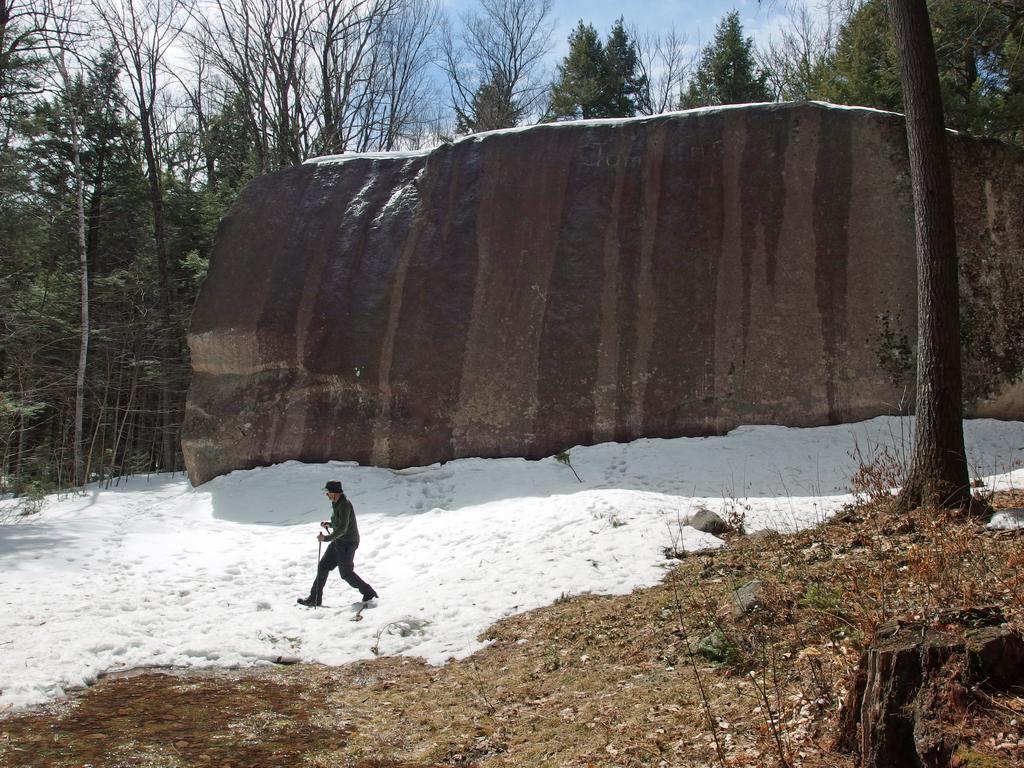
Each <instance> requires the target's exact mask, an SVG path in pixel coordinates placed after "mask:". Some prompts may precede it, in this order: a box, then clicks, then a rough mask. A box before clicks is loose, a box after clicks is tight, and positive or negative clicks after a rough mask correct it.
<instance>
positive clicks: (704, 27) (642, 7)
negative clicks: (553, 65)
mask: <svg viewBox="0 0 1024 768" xmlns="http://www.w3.org/2000/svg"><path fill="white" fill-rule="evenodd" d="M476 2H477V0H446V3H445V4H446V5H447V6H448V7H449V8H450V9H453V10H455V11H456V12H460V11H463V10H465V9H467V8H472V7H473V6H474V5H476ZM811 2H812V3H813V2H814V0H811ZM732 10H738V11H739V12H740V21H741V22H742V23H743V29H744V31H745V32H746V33H747V35H748V36H750V37H753V38H754V40H755V42H758V43H763V42H766V41H767V39H768V38H769V37H770V36H771V35H772V34H773V33H774V31H775V30H776V29H778V27H779V24H780V23H781V22H782V19H783V13H782V12H783V10H784V3H783V2H780V1H779V0H766V2H760V3H759V2H757V0H704V1H703V2H699V1H697V0H634V1H633V2H632V3H624V2H621V0H554V13H553V16H554V19H555V27H554V34H553V36H552V39H553V42H554V47H553V50H552V56H553V57H554V60H555V61H559V60H561V58H562V57H564V56H565V54H566V53H567V52H568V50H569V47H568V43H567V40H568V37H569V33H570V32H571V31H572V30H573V28H575V26H576V24H577V23H578V22H579V21H580V20H581V19H582V20H583V21H584V22H586V23H589V24H593V25H594V27H595V28H596V29H597V30H598V32H600V33H601V34H602V36H605V35H607V34H608V31H609V30H610V29H611V26H612V24H613V23H614V22H615V20H616V19H618V18H619V16H623V17H624V18H625V22H626V25H627V26H631V25H636V27H638V28H639V29H641V30H647V31H651V32H659V31H664V30H667V29H669V28H671V27H672V26H673V25H675V27H676V29H677V30H678V31H679V32H680V33H682V34H684V35H685V36H686V38H687V43H688V44H689V45H690V46H693V47H694V48H695V49H698V48H700V47H702V46H704V45H706V44H707V43H708V42H709V41H710V40H711V39H712V38H713V37H714V33H715V26H716V25H717V24H718V22H719V21H720V20H721V19H722V17H723V16H724V15H725V14H727V13H729V12H730V11H732Z"/></svg>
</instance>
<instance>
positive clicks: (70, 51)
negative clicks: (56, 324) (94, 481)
mask: <svg viewBox="0 0 1024 768" xmlns="http://www.w3.org/2000/svg"><path fill="white" fill-rule="evenodd" d="M43 13H44V14H45V19H46V22H47V25H46V26H47V28H46V31H45V33H44V34H43V36H42V40H43V43H44V45H45V46H46V48H47V52H48V54H49V57H50V61H51V62H52V64H53V69H54V71H55V73H56V77H57V82H56V88H55V90H56V92H57V95H58V99H59V104H60V106H61V109H62V111H63V113H64V119H65V121H66V123H67V127H68V132H69V133H70V139H71V165H72V178H73V183H74V198H75V234H76V246H77V251H78V286H79V346H78V368H77V371H76V374H75V411H74V436H73V438H72V439H73V440H74V445H73V450H72V452H73V462H74V470H73V471H74V477H73V478H72V484H73V485H81V484H83V483H84V482H86V481H87V479H88V478H86V477H85V476H84V473H83V467H84V462H83V460H82V447H83V445H82V443H83V438H82V424H83V420H84V413H85V372H86V367H87V364H88V360H89V250H88V247H87V244H86V231H87V226H86V218H85V179H84V175H83V173H82V108H81V104H80V103H79V101H80V99H79V97H80V90H78V89H76V88H75V74H76V72H77V71H80V70H81V67H80V55H81V52H82V50H83V48H84V41H85V39H86V37H87V34H88V30H87V29H86V27H85V25H84V24H83V23H82V22H81V19H82V18H83V14H82V9H81V7H80V6H79V4H78V2H77V0H67V2H64V3H60V4H58V1H57V0H47V1H46V2H45V4H44V9H43Z"/></svg>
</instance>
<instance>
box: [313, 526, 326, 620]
mask: <svg viewBox="0 0 1024 768" xmlns="http://www.w3.org/2000/svg"><path fill="white" fill-rule="evenodd" d="M323 548H324V543H323V542H322V541H320V537H319V536H317V539H316V578H317V579H318V580H319V578H320V551H321V550H322V549H323ZM313 599H314V600H316V595H313ZM323 599H324V598H323V593H321V595H320V600H321V601H323ZM313 607H314V608H319V607H320V603H316V602H314V603H313Z"/></svg>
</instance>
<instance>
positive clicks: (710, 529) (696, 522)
mask: <svg viewBox="0 0 1024 768" xmlns="http://www.w3.org/2000/svg"><path fill="white" fill-rule="evenodd" d="M688 525H689V526H690V527H691V528H696V529H697V530H698V531H703V532H704V533H710V534H711V535H713V536H721V535H722V534H723V533H729V531H731V530H732V527H731V526H730V525H729V524H728V523H727V522H725V520H723V519H722V518H721V517H720V516H719V515H717V514H715V513H714V512H712V511H711V510H710V509H707V508H706V507H701V508H700V509H698V510H697V514H695V515H694V516H693V517H691V518H690V522H689V523H688Z"/></svg>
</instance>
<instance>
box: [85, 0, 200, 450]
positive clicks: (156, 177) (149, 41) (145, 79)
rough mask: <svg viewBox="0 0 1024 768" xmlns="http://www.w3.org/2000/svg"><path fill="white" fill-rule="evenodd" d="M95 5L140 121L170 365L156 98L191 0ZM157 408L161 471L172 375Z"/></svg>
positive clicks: (169, 290)
mask: <svg viewBox="0 0 1024 768" xmlns="http://www.w3.org/2000/svg"><path fill="white" fill-rule="evenodd" d="M94 2H95V3H96V5H95V7H96V10H97V12H98V14H99V16H100V19H101V20H102V22H103V24H104V26H105V27H106V29H107V32H108V33H109V35H110V39H111V40H112V41H113V43H114V46H115V47H116V49H117V53H118V56H119V57H120V60H121V65H122V68H123V70H124V73H125V75H126V77H127V80H128V83H129V86H130V97H131V98H130V99H129V102H130V103H129V104H127V105H126V106H127V108H128V111H129V112H130V113H131V114H132V116H133V117H134V119H135V120H136V122H137V123H138V125H139V128H140V131H141V134H142V148H143V154H144V157H145V161H146V177H147V179H148V181H149V196H150V207H151V209H152V214H153V241H154V245H155V250H156V261H157V270H158V277H159V285H160V308H159V309H160V314H161V317H162V322H163V335H164V338H163V344H164V352H163V360H161V364H162V365H164V366H169V365H170V363H171V361H172V360H178V359H180V357H181V355H180V354H179V353H178V352H177V351H176V350H175V345H180V335H181V334H180V330H179V329H177V328H175V325H174V323H173V320H172V306H173V302H174V294H173V289H174V286H173V282H172V280H171V277H170V266H169V260H168V251H167V236H166V232H165V222H164V193H163V181H162V175H163V164H162V161H161V156H160V141H161V137H162V132H161V126H160V115H159V111H158V101H159V99H160V97H161V94H162V93H163V91H164V88H165V87H166V77H165V69H166V68H167V67H168V66H169V63H168V56H169V52H170V51H171V50H172V47H173V46H174V44H175V42H176V41H177V39H178V38H179V36H180V35H181V33H182V29H183V26H184V23H185V20H186V18H187V15H188V13H189V11H190V6H189V4H188V3H189V0H138V2H136V0H94ZM161 400H162V402H161V404H160V410H161V414H162V419H163V428H162V441H161V454H162V466H163V468H164V469H165V470H167V469H173V468H174V466H175V457H176V455H177V447H176V445H175V441H174V435H175V434H176V429H175V425H174V424H173V423H172V419H173V413H174V407H173V393H172V391H171V376H170V375H169V374H168V372H166V371H165V372H164V375H163V376H162V390H161Z"/></svg>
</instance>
